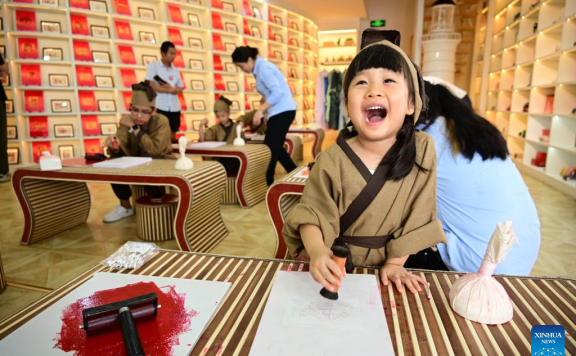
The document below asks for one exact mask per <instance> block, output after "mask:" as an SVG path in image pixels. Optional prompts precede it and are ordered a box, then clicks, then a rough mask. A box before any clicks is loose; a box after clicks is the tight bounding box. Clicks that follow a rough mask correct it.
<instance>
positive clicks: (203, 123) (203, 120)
mask: <svg viewBox="0 0 576 356" xmlns="http://www.w3.org/2000/svg"><path fill="white" fill-rule="evenodd" d="M200 127H208V118H207V117H205V118H203V119H202V121H200Z"/></svg>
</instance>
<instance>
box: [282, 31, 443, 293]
mask: <svg viewBox="0 0 576 356" xmlns="http://www.w3.org/2000/svg"><path fill="white" fill-rule="evenodd" d="M365 33H366V32H365ZM365 33H363V34H362V37H363V39H364V35H365ZM385 33H386V32H382V37H384V38H387V36H385ZM379 34H380V32H377V33H373V34H372V35H374V37H376V38H373V39H374V40H378V39H379V38H381V37H379V36H378V35H379ZM343 88H344V103H345V105H346V111H347V112H348V115H349V116H350V122H349V123H348V124H347V126H346V127H345V128H344V129H343V130H342V131H340V134H339V136H338V139H337V141H336V143H337V144H336V145H332V146H331V147H329V148H328V149H327V150H326V151H324V152H323V153H322V155H320V156H319V157H318V161H317V162H316V164H315V165H314V167H313V168H312V170H311V172H310V176H309V178H308V180H307V182H306V187H305V188H304V192H303V195H302V199H301V200H300V203H299V204H298V205H296V206H295V207H294V208H293V209H292V210H290V212H289V213H288V216H287V217H286V224H285V225H284V230H283V235H284V240H285V241H286V245H287V246H288V249H289V251H290V254H291V256H292V257H293V258H295V259H310V274H311V275H312V277H313V278H314V280H316V281H317V282H318V283H320V284H322V285H323V286H324V288H326V289H327V290H328V291H334V287H335V286H338V285H339V284H340V281H341V278H342V277H343V275H344V272H343V271H342V270H341V269H340V267H338V265H337V264H336V262H334V261H333V260H332V259H331V256H332V252H331V247H334V246H338V248H344V247H346V248H348V249H349V250H350V254H349V256H348V257H347V261H346V264H347V266H346V272H347V273H350V272H351V271H352V268H353V266H354V265H355V266H375V265H378V266H382V267H381V269H380V278H381V280H382V283H384V285H388V283H393V284H394V285H395V286H396V288H397V289H398V291H399V292H401V293H402V292H403V291H404V289H407V290H410V291H411V292H412V293H416V292H418V291H421V290H422V287H421V285H422V284H425V282H424V280H423V279H422V278H420V277H419V276H418V275H417V274H413V273H409V272H408V271H407V270H406V269H405V268H404V262H405V261H406V260H407V258H408V256H409V255H411V254H415V253H417V252H418V251H420V250H422V249H425V248H428V247H430V246H433V245H436V244H437V243H441V242H445V241H446V237H445V236H444V233H443V231H442V225H441V224H440V222H439V221H438V220H437V218H436V197H435V195H436V154H435V152H434V142H433V141H432V138H431V137H430V136H429V135H428V134H426V133H423V132H417V131H416V130H415V123H416V122H417V120H418V117H419V116H420V115H421V113H422V111H423V109H424V108H425V107H426V97H425V94H424V83H423V81H422V77H421V75H420V73H419V71H418V68H417V66H416V65H414V64H413V63H412V61H411V60H410V58H409V57H408V56H407V55H406V53H404V51H402V49H400V47H398V46H397V45H394V44H393V43H391V42H389V41H386V40H380V41H377V42H374V43H372V44H370V45H367V46H366V47H365V48H364V49H362V50H361V51H360V52H359V53H358V54H357V55H356V57H355V58H354V60H352V63H351V64H350V66H349V67H348V70H347V71H346V74H345V76H344V81H343Z"/></svg>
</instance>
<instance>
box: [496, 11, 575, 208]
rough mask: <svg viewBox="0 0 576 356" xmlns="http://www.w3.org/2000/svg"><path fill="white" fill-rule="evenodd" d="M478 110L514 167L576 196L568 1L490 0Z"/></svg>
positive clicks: (571, 21) (572, 34)
mask: <svg viewBox="0 0 576 356" xmlns="http://www.w3.org/2000/svg"><path fill="white" fill-rule="evenodd" d="M494 6H496V9H497V11H498V12H497V16H496V18H495V21H494V23H493V28H492V31H493V32H494V36H493V37H492V38H489V37H488V36H487V37H486V38H487V39H488V38H489V39H490V41H491V45H492V50H491V53H490V55H489V57H487V58H486V56H485V59H487V60H488V61H489V62H490V65H489V67H490V70H489V71H490V73H489V76H488V78H487V83H488V84H487V86H488V88H487V92H486V104H487V105H486V109H487V111H486V113H485V116H486V118H487V119H488V120H490V121H491V122H492V123H494V124H495V125H496V127H497V128H498V129H499V130H500V131H501V132H502V133H503V135H504V137H505V138H506V139H507V142H508V148H509V150H510V154H511V157H512V159H513V160H514V161H515V162H516V163H517V165H518V167H519V168H520V169H521V170H522V171H524V172H526V173H529V174H531V175H532V176H534V177H536V178H538V179H540V180H542V181H543V182H545V183H547V184H549V185H551V186H553V187H556V188H557V189H559V190H561V191H562V192H565V193H566V194H569V195H571V196H573V197H576V181H574V180H564V179H563V178H562V175H561V172H562V171H563V168H565V167H574V166H576V0H547V1H535V0H514V1H505V0H496V1H495V5H494Z"/></svg>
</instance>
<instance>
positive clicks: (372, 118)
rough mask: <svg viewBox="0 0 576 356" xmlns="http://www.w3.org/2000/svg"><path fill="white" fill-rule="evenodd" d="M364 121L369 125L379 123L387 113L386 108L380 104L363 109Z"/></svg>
mask: <svg viewBox="0 0 576 356" xmlns="http://www.w3.org/2000/svg"><path fill="white" fill-rule="evenodd" d="M364 113H365V115H366V122H367V123H368V125H370V126H375V125H380V123H381V122H382V121H384V119H385V118H386V115H388V110H387V109H386V108H385V107H383V106H380V105H373V106H370V107H368V108H366V109H365V110H364Z"/></svg>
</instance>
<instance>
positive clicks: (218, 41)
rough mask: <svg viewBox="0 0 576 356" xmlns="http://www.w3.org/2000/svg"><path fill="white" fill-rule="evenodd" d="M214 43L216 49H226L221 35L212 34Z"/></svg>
mask: <svg viewBox="0 0 576 356" xmlns="http://www.w3.org/2000/svg"><path fill="white" fill-rule="evenodd" d="M212 43H213V45H212V46H214V50H215V51H224V42H222V37H221V36H220V35H212Z"/></svg>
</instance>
